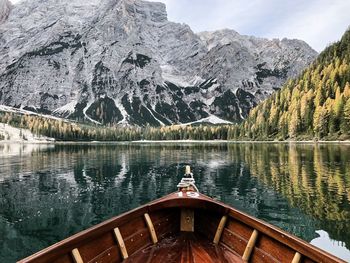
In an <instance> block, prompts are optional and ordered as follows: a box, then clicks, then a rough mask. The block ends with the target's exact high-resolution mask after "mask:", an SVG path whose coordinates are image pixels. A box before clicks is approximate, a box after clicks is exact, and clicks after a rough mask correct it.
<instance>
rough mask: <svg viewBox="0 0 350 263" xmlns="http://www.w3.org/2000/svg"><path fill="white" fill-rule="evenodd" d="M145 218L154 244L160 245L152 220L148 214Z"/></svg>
mask: <svg viewBox="0 0 350 263" xmlns="http://www.w3.org/2000/svg"><path fill="white" fill-rule="evenodd" d="M144 217H145V220H146V224H147V227H148V230H149V233H150V235H151V238H152V242H153V244H157V243H158V238H157V234H156V230H155V229H154V226H153V223H152V220H151V218H150V217H149V214H148V213H145V214H144Z"/></svg>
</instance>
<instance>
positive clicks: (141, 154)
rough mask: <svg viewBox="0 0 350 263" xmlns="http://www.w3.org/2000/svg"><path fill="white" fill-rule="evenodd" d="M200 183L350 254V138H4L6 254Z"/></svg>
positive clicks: (1, 221)
mask: <svg viewBox="0 0 350 263" xmlns="http://www.w3.org/2000/svg"><path fill="white" fill-rule="evenodd" d="M187 164H189V165H191V167H192V168H193V173H194V176H195V179H196V184H197V186H198V188H199V189H200V191H201V192H202V193H204V194H206V195H209V196H211V197H213V198H215V199H217V200H221V201H223V202H225V203H227V204H229V205H231V206H233V207H235V208H237V209H240V210H242V211H244V212H247V213H249V214H251V215H253V216H255V217H257V218H260V219H263V220H265V221H267V222H269V223H271V224H274V225H276V226H278V227H280V228H282V229H284V230H286V231H288V232H291V233H293V234H295V235H296V236H298V237H300V238H302V239H304V240H306V241H308V242H311V243H312V244H315V245H317V246H319V247H321V248H323V249H327V250H329V251H331V252H332V253H333V254H336V255H337V256H339V257H342V258H343V259H345V260H347V261H350V251H349V250H350V145H345V144H317V145H314V144H288V143H276V144H273V143H124V144H123V143H120V144H95V145H93V144H80V145H79V144H56V145H54V144H51V145H50V144H49V145H44V144H37V145H31V144H0V262H14V261H16V260H18V259H21V258H23V257H25V256H28V255H30V254H32V253H34V252H36V251H38V250H40V249H42V248H45V247H47V246H49V245H51V244H53V243H55V242H57V241H59V240H62V239H64V238H66V237H68V236H70V235H72V234H74V233H77V232H79V231H81V230H83V229H86V228H87V227H90V226H92V225H95V224H97V223H100V222H101V221H103V220H106V219H108V218H110V217H112V216H115V215H119V214H121V213H122V212H125V211H128V210H130V209H132V208H135V207H137V206H139V205H141V204H145V203H147V202H149V201H151V200H154V199H156V198H159V197H162V196H163V195H165V194H168V193H170V192H173V191H175V190H176V185H177V183H178V182H179V181H180V179H181V177H182V175H183V173H184V167H185V165H187Z"/></svg>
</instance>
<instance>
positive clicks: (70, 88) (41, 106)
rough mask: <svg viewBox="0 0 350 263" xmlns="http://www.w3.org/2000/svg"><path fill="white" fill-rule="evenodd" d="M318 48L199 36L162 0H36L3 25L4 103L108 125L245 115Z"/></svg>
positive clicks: (0, 92)
mask: <svg viewBox="0 0 350 263" xmlns="http://www.w3.org/2000/svg"><path fill="white" fill-rule="evenodd" d="M0 17H1V16H0ZM316 55H317V53H316V52H315V51H314V50H313V49H312V48H310V47H309V46H308V45H307V44H306V43H305V42H303V41H300V40H288V39H283V40H276V39H274V40H267V39H262V38H255V37H251V36H242V35H239V34H238V33H237V32H235V31H233V30H221V31H215V32H202V33H199V34H195V33H194V32H193V31H192V30H191V29H190V27H189V26H187V25H184V24H178V23H173V22H169V21H168V20H167V13H166V9H165V5H164V4H162V3H155V2H145V1H140V0H61V1H56V0H27V1H24V2H21V3H20V4H17V5H15V6H14V7H13V9H12V11H11V13H10V15H9V16H8V18H7V20H6V22H4V23H2V24H1V25H0V104H4V105H8V106H14V107H21V108H24V109H28V110H33V111H37V112H44V113H48V114H53V115H56V116H61V117H62V116H63V117H66V118H71V119H78V120H88V121H92V122H99V123H120V124H134V125H146V124H150V125H153V126H159V125H163V124H165V125H167V124H172V123H186V122H193V121H196V120H199V119H202V118H207V117H209V116H212V115H215V116H217V117H219V118H222V119H225V120H229V121H232V122H239V121H241V120H242V119H244V118H245V117H246V116H247V114H248V112H249V110H250V108H251V107H253V106H254V105H256V103H258V102H259V101H260V100H262V99H264V98H266V97H267V96H268V95H269V94H271V93H272V92H273V91H274V90H276V89H278V88H279V87H280V86H281V84H283V83H284V82H285V81H286V79H287V78H289V77H293V76H295V75H297V74H298V73H300V72H301V71H302V70H303V69H304V68H305V67H306V66H307V65H309V63H311V62H312V61H313V60H314V58H315V57H316Z"/></svg>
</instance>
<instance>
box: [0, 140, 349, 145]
mask: <svg viewBox="0 0 350 263" xmlns="http://www.w3.org/2000/svg"><path fill="white" fill-rule="evenodd" d="M148 143H149V144H159V143H170V144H173V143H199V144H204V143H208V144H240V143H242V144H243V143H244V144H315V145H317V144H350V140H346V141H323V140H320V141H317V142H315V141H312V140H305V141H232V140H138V141H44V140H43V141H39V140H38V141H20V140H13V141H12V140H3V141H0V145H1V144H57V145H63V144H86V145H89V144H92V145H98V144H148Z"/></svg>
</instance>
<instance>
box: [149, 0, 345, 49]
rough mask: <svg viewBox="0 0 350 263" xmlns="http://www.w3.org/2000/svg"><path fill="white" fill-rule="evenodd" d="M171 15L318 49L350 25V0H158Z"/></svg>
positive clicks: (200, 27)
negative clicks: (293, 41) (289, 39)
mask: <svg viewBox="0 0 350 263" xmlns="http://www.w3.org/2000/svg"><path fill="white" fill-rule="evenodd" d="M155 2H163V3H165V4H166V5H167V11H168V18H169V20H171V21H174V22H181V23H186V24H188V25H190V26H191V28H192V29H193V30H194V31H195V32H199V31H205V30H217V29H222V28H230V29H234V30H236V31H237V32H239V33H240V34H245V35H254V36H259V37H267V38H283V37H287V38H298V39H302V40H304V41H306V42H307V43H308V44H309V45H310V46H312V47H313V48H314V49H316V50H317V51H322V50H323V49H324V48H325V47H326V46H327V45H328V44H330V43H332V42H334V41H337V40H339V39H340V37H341V35H342V34H343V33H344V31H345V30H346V29H347V27H348V26H349V25H350V16H349V10H350V0H157V1H155Z"/></svg>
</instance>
